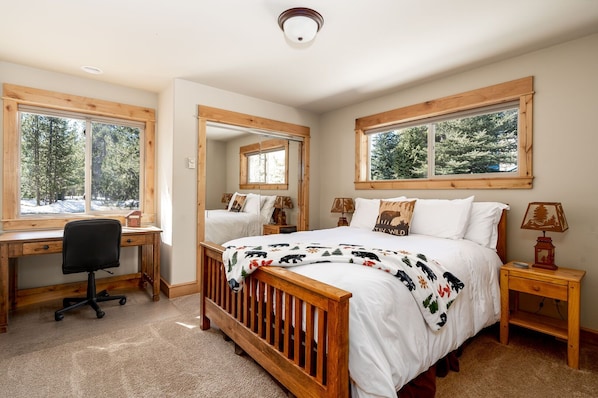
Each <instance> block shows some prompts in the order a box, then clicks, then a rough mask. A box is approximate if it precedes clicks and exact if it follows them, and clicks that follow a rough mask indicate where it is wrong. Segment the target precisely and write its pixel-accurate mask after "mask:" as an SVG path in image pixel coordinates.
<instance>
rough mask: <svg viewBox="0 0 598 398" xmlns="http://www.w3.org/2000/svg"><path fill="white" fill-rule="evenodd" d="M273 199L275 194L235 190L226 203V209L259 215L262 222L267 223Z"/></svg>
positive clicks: (272, 208) (272, 207)
mask: <svg viewBox="0 0 598 398" xmlns="http://www.w3.org/2000/svg"><path fill="white" fill-rule="evenodd" d="M275 201H276V195H258V194H254V193H247V194H242V193H239V192H235V193H234V194H233V196H232V197H231V200H230V202H229V203H228V211H231V212H245V213H253V214H256V215H259V216H260V221H261V222H262V223H263V224H267V223H269V222H270V220H271V218H272V213H273V212H274V202H275Z"/></svg>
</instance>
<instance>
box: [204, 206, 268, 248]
mask: <svg viewBox="0 0 598 398" xmlns="http://www.w3.org/2000/svg"><path fill="white" fill-rule="evenodd" d="M205 214H206V218H205V237H204V240H205V241H206V242H214V243H217V244H219V245H220V244H222V243H224V242H226V241H229V240H231V239H237V238H241V237H244V236H255V235H261V234H262V221H261V219H260V216H259V215H258V214H254V213H247V212H243V211H241V212H232V211H228V210H206V213H205Z"/></svg>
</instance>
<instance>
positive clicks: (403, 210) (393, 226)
mask: <svg viewBox="0 0 598 398" xmlns="http://www.w3.org/2000/svg"><path fill="white" fill-rule="evenodd" d="M415 202H416V201H415V200H410V201H406V200H405V201H400V202H397V201H387V200H381V201H380V208H379V210H378V218H377V219H376V225H375V226H374V231H378V232H384V233H387V234H390V235H397V236H407V235H409V224H410V223H411V217H412V216H413V209H414V207H415Z"/></svg>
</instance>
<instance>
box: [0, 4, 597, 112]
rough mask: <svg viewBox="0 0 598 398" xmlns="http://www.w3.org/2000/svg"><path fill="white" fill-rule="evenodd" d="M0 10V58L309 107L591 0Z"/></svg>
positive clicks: (457, 66) (487, 47) (506, 38)
mask: <svg viewBox="0 0 598 398" xmlns="http://www.w3.org/2000/svg"><path fill="white" fill-rule="evenodd" d="M292 7H309V8H313V9H315V10H317V11H318V12H319V13H320V14H322V16H323V17H324V26H323V28H322V29H321V31H320V33H319V34H318V36H317V37H316V39H315V40H314V41H313V42H311V43H309V44H307V45H304V46H297V45H292V44H289V42H287V41H286V39H285V38H284V36H283V34H282V32H281V30H280V28H279V27H278V23H277V19H278V15H279V14H280V13H281V12H282V11H284V10H286V9H288V8H292ZM0 15H1V16H2V18H1V20H2V22H1V23H0V61H7V62H12V63H17V64H22V65H28V66H33V67H36V68H41V69H46V70H51V71H57V72H63V73H68V74H72V75H78V76H85V77H89V78H92V79H97V80H102V81H106V82H110V83H116V84H120V85H124V86H130V87H135V88H140V89H144V90H149V91H153V92H160V91H161V90H163V89H164V88H165V87H167V86H168V84H170V82H171V81H172V79H174V78H182V79H187V80H190V81H195V82H198V83H201V84H204V85H208V86H212V87H217V88H220V89H223V90H227V91H233V92H236V93H240V94H244V95H248V96H252V97H256V98H261V99H264V100H268V101H272V102H276V103H279V104H284V105H288V106H292V107H297V108H302V109H306V110H310V111H314V112H316V113H323V112H326V111H329V110H333V109H337V108H339V107H342V106H346V105H349V104H353V103H358V102H361V101H364V100H366V99H369V98H374V97H377V96H380V95H383V94H385V93H388V92H391V91H396V90H399V89H401V88H404V87H408V86H411V85H414V84H418V83H421V82H423V81H426V80H430V79H434V78H438V77H440V76H446V75H449V74H452V73H456V72H458V71H461V70H464V69H467V68H471V67H475V66H480V65H483V64H485V63H490V62H495V61H497V60H500V59H504V58H508V57H512V56H515V55H518V54H522V53H525V52H528V51H531V50H535V49H539V48H543V47H546V46H549V45H553V44H556V43H560V42H564V41H567V40H570V39H573V38H576V37H581V36H585V35H588V34H591V33H596V32H598V0H500V1H498V0H367V1H365V0H362V1H348V0H326V1H315V0H304V1H293V0H170V1H165V0H101V1H91V0H52V1H48V0H0ZM597 50H598V49H597ZM82 65H93V66H96V67H98V68H101V69H102V70H103V71H104V73H103V74H102V75H88V74H86V73H84V72H83V71H81V69H80V67H81V66H82Z"/></svg>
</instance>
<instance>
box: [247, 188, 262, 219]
mask: <svg viewBox="0 0 598 398" xmlns="http://www.w3.org/2000/svg"><path fill="white" fill-rule="evenodd" d="M262 198H263V197H262V196H261V195H256V194H254V193H248V194H247V199H245V206H243V211H244V212H245V213H252V214H256V215H258V216H259V215H260V211H261V209H262V204H263V203H264V202H265V198H264V199H263V200H262Z"/></svg>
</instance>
